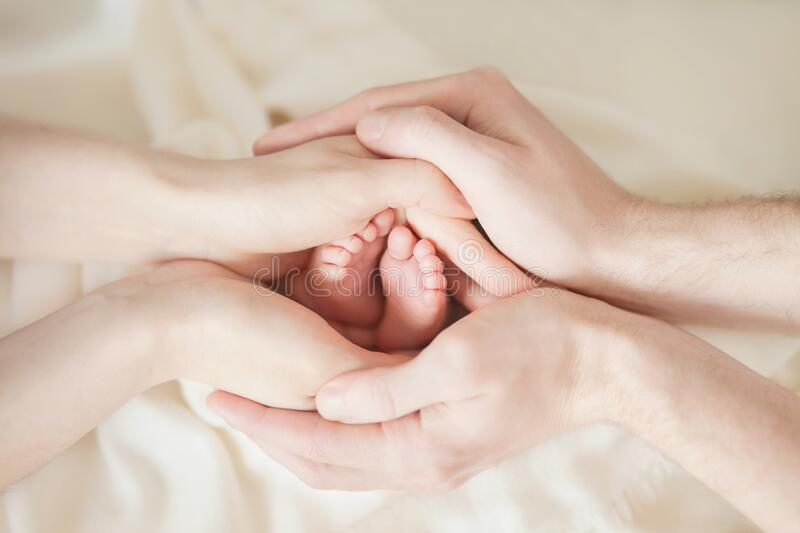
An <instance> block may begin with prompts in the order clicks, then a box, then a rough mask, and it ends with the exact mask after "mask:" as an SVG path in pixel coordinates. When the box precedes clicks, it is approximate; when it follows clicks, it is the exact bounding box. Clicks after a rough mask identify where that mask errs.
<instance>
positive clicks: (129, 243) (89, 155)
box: [0, 117, 204, 264]
mask: <svg viewBox="0 0 800 533" xmlns="http://www.w3.org/2000/svg"><path fill="white" fill-rule="evenodd" d="M197 163H198V162H197V160H193V159H191V158H187V157H183V156H179V155H174V154H168V153H162V152H158V151H155V150H151V149H148V148H146V147H140V146H135V145H131V144H125V143H117V142H112V141H107V140H101V139H96V138H93V137H91V136H86V135H80V134H76V133H73V132H62V131H59V130H57V129H53V128H49V127H46V126H40V125H35V124H29V123H25V122H19V121H15V120H12V119H7V118H2V117H0V229H1V230H2V231H0V256H4V257H15V258H19V257H29V258H45V259H55V260H65V261H87V260H96V261H102V262H117V263H127V264H142V263H147V262H151V261H157V260H161V259H167V258H174V257H181V256H184V255H196V254H197V252H198V251H201V246H200V245H198V243H197V242H193V236H195V235H197V234H198V233H199V232H198V231H197V228H198V226H199V225H200V223H197V221H200V222H202V217H201V215H200V212H199V209H198V208H199V206H198V205H196V204H195V205H189V202H188V201H187V199H186V198H185V197H184V195H182V189H181V186H180V185H181V184H182V183H189V182H190V181H191V179H193V178H198V177H197V176H195V174H197V173H199V172H200V171H202V169H203V168H204V166H203V165H199V164H197Z"/></svg>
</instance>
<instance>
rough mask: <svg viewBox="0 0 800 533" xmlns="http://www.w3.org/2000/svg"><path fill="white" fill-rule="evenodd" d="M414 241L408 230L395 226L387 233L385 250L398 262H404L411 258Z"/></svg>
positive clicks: (414, 238)
mask: <svg viewBox="0 0 800 533" xmlns="http://www.w3.org/2000/svg"><path fill="white" fill-rule="evenodd" d="M416 240H417V239H416V237H415V236H414V234H413V233H412V232H411V230H410V229H408V228H407V227H405V226H397V227H395V228H393V229H392V231H391V232H390V233H389V239H388V242H387V244H386V250H387V251H388V252H389V255H391V256H392V257H393V258H395V259H397V260H398V261H405V260H407V259H408V258H410V257H411V254H412V251H413V249H414V245H415V244H416Z"/></svg>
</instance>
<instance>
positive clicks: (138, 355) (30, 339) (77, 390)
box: [0, 261, 404, 487]
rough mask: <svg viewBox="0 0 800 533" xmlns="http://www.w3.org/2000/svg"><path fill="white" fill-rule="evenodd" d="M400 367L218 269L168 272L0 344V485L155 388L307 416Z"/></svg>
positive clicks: (104, 291)
mask: <svg viewBox="0 0 800 533" xmlns="http://www.w3.org/2000/svg"><path fill="white" fill-rule="evenodd" d="M399 361H404V358H402V357H397V356H389V355H385V354H380V353H376V352H370V351H367V350H364V349H362V348H359V347H357V346H355V345H353V344H351V343H350V342H348V341H346V340H345V339H344V338H343V337H342V336H341V335H339V334H338V333H336V332H335V331H334V330H333V329H332V328H331V327H330V326H328V325H327V324H326V323H325V321H324V320H322V319H321V318H320V317H319V316H317V315H315V314H314V313H312V312H311V311H309V310H307V309H305V308H303V307H302V306H300V305H299V304H296V303H294V302H292V301H290V300H288V299H287V298H284V297H282V296H280V295H277V294H272V293H270V292H269V291H267V290H266V289H264V288H258V290H256V288H254V287H253V285H252V283H251V282H250V281H249V280H248V279H244V278H241V277H239V276H238V275H236V274H234V273H233V272H231V271H229V270H227V269H225V268H222V267H220V266H217V265H213V264H210V263H202V262H193V261H184V262H177V263H171V264H167V265H164V266H162V267H159V268H158V269H156V270H155V271H152V272H148V273H145V274H141V275H138V276H133V277H130V278H126V279H124V280H121V281H118V282H116V283H113V284H111V285H108V286H106V287H102V288H100V289H98V290H97V291H95V292H92V293H90V294H88V295H86V296H85V297H84V298H82V299H81V300H78V301H77V302H75V303H73V304H71V305H68V306H66V307H64V308H63V309H60V310H59V311H57V312H56V313H53V314H52V315H50V316H48V317H45V318H43V319H42V320H40V321H37V322H35V323H33V324H31V325H29V326H27V327H25V328H22V329H20V330H18V331H16V332H14V333H12V334H11V335H9V336H7V337H4V338H2V339H0V426H2V428H3V431H2V432H0V487H3V486H5V485H7V484H8V483H10V482H11V481H14V480H15V479H17V478H19V477H20V476H23V475H25V474H26V473H28V472H30V471H31V470H32V469H34V468H36V467H37V466H39V465H41V464H42V463H44V462H45V461H47V460H48V459H49V458H51V457H53V456H55V455H56V454H57V453H59V452H60V451H62V450H63V449H64V448H66V447H67V446H69V445H70V444H72V443H73V442H75V440H77V439H78V438H80V437H81V436H82V435H83V434H85V433H86V432H87V431H89V430H90V429H92V428H93V427H95V426H96V425H97V424H99V423H100V422H101V421H102V420H103V419H105V418H106V417H107V416H109V415H110V414H111V413H112V412H113V410H115V409H117V408H118V407H119V406H120V405H122V404H123V403H125V402H126V401H127V400H129V399H130V398H132V397H134V396H136V395H137V394H139V393H140V392H141V391H143V390H145V389H147V388H148V387H151V386H153V385H156V384H158V383H162V382H164V381H168V380H171V379H175V378H187V379H192V380H196V381H200V382H204V383H208V384H210V385H213V386H215V387H220V388H223V389H225V390H229V391H232V392H235V393H237V394H242V395H246V396H247V397H249V398H253V399H255V400H256V401H260V402H264V403H268V404H270V405H279V406H282V407H286V408H291V409H311V408H313V407H314V395H315V394H316V392H317V389H318V388H319V387H320V386H322V384H323V383H325V382H326V381H328V380H329V379H331V378H333V377H335V376H337V375H339V374H340V373H342V372H345V371H348V370H352V369H356V368H362V367H365V366H372V365H386V364H390V365H391V364H394V363H397V362H399Z"/></svg>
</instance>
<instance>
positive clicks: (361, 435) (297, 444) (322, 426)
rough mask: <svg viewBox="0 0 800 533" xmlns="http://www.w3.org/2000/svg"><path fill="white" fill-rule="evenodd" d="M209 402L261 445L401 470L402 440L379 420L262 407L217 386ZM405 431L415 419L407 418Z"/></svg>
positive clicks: (327, 460)
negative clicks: (349, 419)
mask: <svg viewBox="0 0 800 533" xmlns="http://www.w3.org/2000/svg"><path fill="white" fill-rule="evenodd" d="M208 406H209V407H210V408H211V409H212V410H213V411H215V412H216V413H218V414H219V415H220V416H221V417H222V418H223V419H225V421H226V422H227V423H228V424H229V425H230V426H231V427H233V428H234V429H237V430H239V431H241V432H242V433H244V434H245V435H247V436H248V437H250V438H251V439H253V440H254V441H255V442H256V443H257V444H259V445H261V446H266V447H278V448H282V449H284V450H291V451H292V453H294V454H296V455H299V456H301V457H304V458H306V459H310V460H312V461H315V462H318V463H326V464H330V465H336V466H342V467H348V468H357V469H362V470H368V471H373V472H397V473H400V472H404V471H405V470H407V467H408V464H407V462H405V461H403V460H401V459H400V455H401V453H402V449H403V447H402V443H401V442H400V441H399V440H398V439H391V438H390V437H389V433H386V432H385V431H384V428H383V427H382V425H381V424H343V423H339V422H331V421H329V420H326V419H324V418H322V417H321V416H320V415H319V414H318V413H314V412H307V411H293V410H289V409H276V408H271V407H266V406H264V405H261V404H259V403H256V402H253V401H251V400H248V399H246V398H242V397H240V396H236V395H234V394H230V393H227V392H224V391H216V392H214V393H212V394H211V395H210V396H209V398H208ZM405 423H406V424H409V425H408V427H409V428H410V430H409V431H413V427H414V425H415V424H416V425H417V426H418V422H415V421H414V420H407V421H406V422H405Z"/></svg>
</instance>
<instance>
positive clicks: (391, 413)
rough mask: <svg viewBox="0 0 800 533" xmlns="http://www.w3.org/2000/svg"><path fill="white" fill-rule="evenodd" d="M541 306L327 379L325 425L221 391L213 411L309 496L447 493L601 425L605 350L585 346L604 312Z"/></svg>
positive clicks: (507, 311) (488, 319) (534, 301)
mask: <svg viewBox="0 0 800 533" xmlns="http://www.w3.org/2000/svg"><path fill="white" fill-rule="evenodd" d="M539 296H540V297H537V296H535V295H532V294H530V293H521V294H519V295H517V296H514V297H511V298H507V299H504V300H502V301H499V302H497V303H494V304H492V305H488V306H486V307H483V308H482V309H479V310H477V311H475V312H473V313H472V314H470V315H469V316H467V317H466V318H463V319H461V320H460V321H458V322H456V323H455V324H454V325H453V326H451V327H450V328H448V329H446V330H445V331H443V332H442V333H440V334H439V336H437V337H436V339H434V341H433V342H432V343H431V344H430V345H429V346H428V347H427V348H425V349H424V350H423V351H422V352H420V354H419V355H418V356H417V357H416V358H414V359H412V360H411V361H409V362H408V363H405V364H401V365H399V366H394V367H387V368H374V369H371V370H365V371H363V372H354V373H350V374H345V375H344V376H342V377H340V378H337V379H335V380H333V381H332V382H330V383H329V384H328V385H326V386H325V387H324V388H323V389H322V390H321V391H320V392H319V394H318V395H317V408H318V409H319V412H320V413H321V415H322V416H324V417H325V418H327V419H328V420H325V419H324V418H321V416H320V415H319V414H317V413H295V412H290V411H284V410H281V409H271V408H265V407H263V406H260V405H258V404H256V403H253V402H249V401H248V400H245V399H243V398H238V397H236V396H232V395H229V394H226V393H222V392H217V393H214V394H213V395H212V396H211V397H210V398H209V405H210V406H211V408H212V409H214V410H216V411H217V412H219V413H220V414H221V415H222V416H223V418H225V419H226V420H227V421H228V422H229V423H230V424H231V425H232V426H233V427H235V428H238V429H240V430H242V431H244V432H245V433H246V434H248V435H249V436H250V437H251V438H253V439H254V440H255V441H256V442H257V443H259V444H260V445H262V447H264V449H265V451H266V452H267V453H268V454H270V455H272V456H273V457H274V458H275V459H276V460H278V461H280V462H282V463H283V464H285V465H286V466H287V467H288V468H289V469H290V470H292V471H293V472H294V473H295V474H296V475H298V477H300V478H301V479H302V480H303V481H305V482H307V483H308V484H310V485H312V486H315V487H320V488H340V489H351V490H359V489H372V488H435V487H441V486H444V487H451V486H453V485H457V484H459V483H461V482H463V481H464V480H465V479H467V478H469V477H471V476H472V475H474V474H475V473H477V472H478V471H480V470H482V469H485V468H487V467H489V466H492V465H494V464H496V463H498V462H500V461H501V460H503V459H504V458H506V457H507V456H509V455H510V454H513V453H516V452H518V451H520V450H523V449H525V448H527V447H529V446H531V445H532V444H534V443H536V442H539V441H541V440H544V439H547V438H549V437H551V436H553V435H555V434H558V433H560V432H562V431H566V430H568V429H571V428H574V427H577V426H579V425H582V424H585V423H588V422H591V421H593V420H596V419H597V418H598V416H599V413H600V408H601V404H602V398H603V395H604V384H605V383H606V380H605V379H604V375H605V372H606V367H603V365H602V364H601V360H600V357H601V355H600V354H602V353H603V352H604V350H602V347H601V346H599V345H598V344H597V343H590V342H589V340H590V338H591V337H590V334H591V333H592V328H593V320H592V319H593V317H594V316H595V315H601V314H603V313H604V312H605V309H606V308H607V307H608V306H606V305H605V304H603V303H601V302H599V301H595V300H588V299H585V298H582V297H579V296H575V295H571V294H568V293H565V295H564V296H563V297H553V295H552V294H550V293H542V294H541V295H539ZM592 340H594V341H597V340H599V339H598V338H592ZM609 371H610V370H609ZM333 421H343V422H347V424H341V423H338V422H333Z"/></svg>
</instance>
